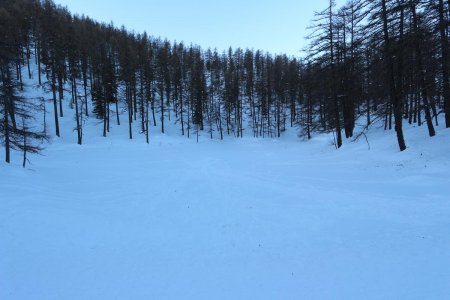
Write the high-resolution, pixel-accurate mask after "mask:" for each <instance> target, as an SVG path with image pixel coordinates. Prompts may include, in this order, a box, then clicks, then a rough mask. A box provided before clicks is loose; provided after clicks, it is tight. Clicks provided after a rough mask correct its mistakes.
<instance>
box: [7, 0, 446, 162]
mask: <svg viewBox="0 0 450 300" xmlns="http://www.w3.org/2000/svg"><path fill="white" fill-rule="evenodd" d="M449 6H450V1H444V0H425V1H420V0H376V1H369V0H350V1H348V3H347V4H346V5H345V6H343V7H340V8H338V7H336V5H335V4H334V1H333V0H330V1H329V6H328V7H327V8H325V9H324V10H323V11H321V12H317V13H316V14H315V16H314V20H313V23H312V25H311V28H310V29H309V30H310V34H309V36H308V37H307V38H308V39H309V46H308V47H307V49H304V50H305V55H304V56H303V57H301V58H294V57H290V56H287V55H271V54H269V53H266V52H263V51H260V50H257V51H255V50H250V49H246V50H243V49H240V48H238V49H232V48H230V49H229V50H227V51H224V52H218V51H217V50H211V49H207V50H204V49H201V48H200V47H199V46H195V45H186V44H184V43H182V42H181V43H177V42H170V41H168V40H162V39H158V38H154V37H152V36H149V35H148V34H147V33H142V34H140V33H134V32H130V31H127V30H126V29H125V28H124V27H122V28H116V27H115V26H114V25H113V24H103V23H99V22H96V21H95V20H92V19H90V18H89V17H86V16H78V15H72V14H71V13H70V12H69V11H68V10H67V9H66V8H64V7H61V6H58V5H56V4H55V3H53V2H52V1H50V0H7V1H0V72H1V81H0V118H1V120H2V122H1V123H0V138H1V141H2V145H3V147H5V153H6V157H5V159H6V161H7V162H9V161H10V151H11V149H15V150H20V151H23V153H24V163H25V161H26V154H27V152H29V153H30V152H31V153H36V152H39V151H40V150H41V145H42V141H43V140H45V139H46V138H47V137H48V136H49V135H50V134H55V135H56V136H58V137H59V136H60V130H59V120H60V118H63V117H64V116H65V114H66V110H67V109H70V110H72V111H73V112H71V114H70V115H74V116H75V117H74V130H75V131H76V132H77V142H78V144H82V143H83V124H84V122H83V120H84V119H85V118H88V117H95V118H98V119H99V120H101V121H102V124H103V125H102V127H101V134H103V136H105V137H106V136H108V134H109V132H110V129H111V126H110V124H112V123H115V124H119V125H120V124H122V126H128V128H129V130H128V132H129V138H130V139H132V138H134V136H133V133H134V132H136V131H135V130H133V129H135V128H137V127H138V128H139V132H141V133H142V135H143V136H144V138H143V139H144V140H146V141H147V142H149V139H150V138H151V137H150V136H149V128H150V127H151V126H154V127H158V128H160V130H161V132H162V133H164V130H165V128H166V126H167V124H168V123H174V124H177V126H179V130H180V134H181V135H183V136H186V137H187V138H190V137H191V138H192V137H194V138H195V137H196V138H198V135H199V132H205V133H206V134H207V135H209V136H210V138H211V139H213V138H218V139H223V138H224V136H225V135H232V136H235V137H238V138H239V137H243V136H253V137H280V136H281V134H282V133H283V131H285V130H286V128H287V127H294V128H296V129H297V130H298V131H299V133H300V134H301V136H303V137H305V138H307V139H310V138H312V136H313V135H314V134H315V133H319V132H334V133H335V145H336V147H337V148H339V147H341V146H342V140H343V138H348V139H355V138H357V137H358V136H357V135H356V134H354V131H355V126H356V124H357V123H356V122H357V121H358V120H359V124H363V125H365V126H366V128H368V127H369V126H370V125H371V124H373V123H374V122H375V121H380V122H384V126H385V129H386V130H395V131H396V134H397V139H398V145H399V148H400V150H401V151H403V150H405V149H406V147H407V141H405V138H404V136H403V130H402V126H403V124H404V123H406V122H408V123H409V124H413V123H414V124H418V125H419V126H422V125H423V126H427V128H428V132H429V135H430V136H434V135H435V126H439V125H441V126H446V127H447V128H448V127H450V82H449V76H450V75H449V72H450V70H449V59H450V57H449V50H450V49H449V30H448V29H449V25H450V23H449V19H450V18H449ZM268 38H270V37H268ZM34 65H35V66H37V69H38V71H37V72H32V70H33V66H34ZM24 76H26V77H28V79H33V80H35V81H36V83H37V84H38V86H39V88H41V89H43V90H44V91H46V92H48V95H51V96H50V99H32V98H27V97H24V96H23V95H24V94H26V93H23V91H24V90H25V89H27V86H26V84H25V78H23V77H24ZM32 77H33V78H32ZM36 77H37V78H36ZM41 102H48V103H51V106H52V110H51V117H50V116H49V117H48V118H47V119H48V120H46V122H54V128H55V132H54V133H49V132H47V130H46V128H45V126H44V128H43V129H36V128H35V127H34V126H31V124H32V123H33V118H35V117H36V116H38V115H39V116H42V115H43V114H44V115H45V114H47V113H48V112H47V111H46V109H45V105H41V104H40V103H41ZM439 114H444V115H445V124H439V120H440V119H439V118H438V116H439ZM44 119H45V118H44ZM361 122H362V123H361ZM125 124H126V125H125ZM99 130H100V128H99ZM99 134H100V132H99ZM343 134H344V136H343Z"/></svg>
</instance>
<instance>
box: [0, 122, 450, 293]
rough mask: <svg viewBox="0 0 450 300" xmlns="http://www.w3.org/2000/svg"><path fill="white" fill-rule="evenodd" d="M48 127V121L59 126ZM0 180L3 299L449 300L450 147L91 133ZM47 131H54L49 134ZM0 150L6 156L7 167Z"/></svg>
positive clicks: (410, 133) (388, 138) (374, 140)
mask: <svg viewBox="0 0 450 300" xmlns="http://www.w3.org/2000/svg"><path fill="white" fill-rule="evenodd" d="M50 120H51V118H50ZM61 122H62V129H63V130H62V138H61V139H56V138H54V139H53V142H52V144H51V145H48V146H47V149H46V150H45V151H44V152H43V156H32V157H31V162H32V165H30V166H29V167H28V168H26V169H22V168H21V166H20V164H21V158H20V153H15V154H14V156H13V162H14V163H13V164H12V165H6V164H5V163H2V164H1V165H0V191H1V192H0V193H1V200H0V241H1V242H0V299H5V300H12V299H18V300H26V299H43V300H52V299H55V300H56V299H58V300H59V299H65V300H68V299H77V300H79V299H446V298H448V296H449V295H450V176H449V175H450V168H449V167H450V166H449V158H450V152H449V144H450V132H449V131H448V130H445V129H443V128H442V127H440V129H439V130H438V135H437V136H436V137H435V138H428V137H427V134H426V128H422V129H418V128H411V127H408V128H406V131H405V134H406V140H407V143H408V145H409V146H410V148H409V149H408V150H407V151H405V152H403V153H400V152H399V151H398V150H397V146H396V141H395V135H394V132H392V133H389V134H386V133H385V132H384V131H383V130H382V129H377V128H376V126H374V127H373V128H372V129H371V131H370V132H369V134H368V139H369V142H370V150H368V145H367V143H366V141H365V139H364V138H362V139H361V140H359V141H358V142H355V143H351V142H347V143H346V144H345V145H344V147H343V148H342V149H340V150H335V149H334V147H333V146H332V144H331V140H332V136H330V135H319V136H315V137H314V139H313V140H311V141H307V142H306V141H302V140H301V139H299V138H297V137H295V133H294V132H293V131H291V133H290V136H289V134H287V135H286V136H284V137H283V138H282V139H280V140H270V139H266V140H262V139H253V138H244V139H234V138H228V139H225V141H223V142H220V141H218V140H214V141H209V140H208V137H207V134H205V136H203V137H201V138H200V142H199V143H198V144H197V143H196V142H195V138H194V139H191V140H187V139H185V138H181V137H180V136H179V134H178V133H177V132H176V130H175V129H174V128H172V129H171V130H169V134H166V135H161V134H157V133H156V132H157V130H156V129H155V130H154V131H153V132H152V134H151V142H150V144H149V145H147V144H145V142H144V137H143V136H142V135H140V136H139V135H137V136H136V139H134V140H133V141H129V140H128V139H127V126H126V124H125V126H124V125H122V126H120V127H118V126H113V128H112V134H111V136H110V137H108V138H103V137H101V130H102V129H101V125H100V126H98V125H95V124H96V122H97V121H95V120H93V119H89V120H88V122H87V123H86V125H85V139H84V142H85V144H84V145H83V146H78V145H76V139H75V134H76V133H75V132H73V130H72V128H73V125H74V124H73V123H74V121H73V119H72V118H71V117H65V118H63V119H61ZM50 130H51V127H50ZM3 151H4V150H3V149H2V150H1V152H0V155H2V156H3V154H4V153H3Z"/></svg>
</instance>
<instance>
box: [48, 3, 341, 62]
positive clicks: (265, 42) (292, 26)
mask: <svg viewBox="0 0 450 300" xmlns="http://www.w3.org/2000/svg"><path fill="white" fill-rule="evenodd" d="M54 1H55V2H56V3H57V4H61V5H63V6H67V7H68V8H69V11H71V12H72V13H78V14H85V15H87V16H89V17H91V18H93V19H95V20H97V21H101V22H106V23H109V22H110V21H113V22H114V25H115V26H117V27H120V26H122V25H125V27H126V28H127V29H128V30H134V31H135V32H136V33H142V32H144V31H147V33H148V34H149V35H151V36H155V37H161V38H167V39H169V40H170V41H175V40H176V41H179V42H180V41H183V42H184V43H185V44H191V43H192V44H196V45H200V46H201V47H202V48H205V49H206V48H208V47H211V48H212V49H213V48H217V49H218V50H219V51H222V50H226V49H228V47H229V46H232V47H233V48H237V47H241V48H244V49H245V48H250V49H252V48H253V49H255V50H256V49H261V50H264V51H269V52H271V53H274V54H275V53H286V54H288V55H295V56H299V55H300V54H301V53H300V50H301V49H302V48H303V47H304V46H305V45H306V43H305V41H304V37H305V36H306V35H307V31H306V27H307V26H308V25H310V24H311V19H312V18H313V14H314V11H320V10H323V9H325V8H326V7H327V6H328V0H276V1H274V0H228V1H223V0H222V1H215V0H54ZM336 2H337V4H338V5H342V4H344V3H345V0H337V1H336Z"/></svg>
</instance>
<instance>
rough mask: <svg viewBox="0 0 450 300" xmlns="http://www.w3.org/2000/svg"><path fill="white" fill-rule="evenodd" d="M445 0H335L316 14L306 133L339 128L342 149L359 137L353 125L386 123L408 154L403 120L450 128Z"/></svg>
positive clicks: (306, 78) (306, 80) (306, 87)
mask: <svg viewBox="0 0 450 300" xmlns="http://www.w3.org/2000/svg"><path fill="white" fill-rule="evenodd" d="M449 2H450V1H444V0H422V1H421V0H377V1H369V0H350V1H348V2H347V4H346V5H345V6H343V7H341V8H339V9H337V8H336V7H335V3H334V0H330V1H329V6H328V8H327V9H325V10H324V11H322V12H319V13H316V15H315V20H314V25H313V26H312V27H311V31H312V33H311V35H310V36H309V39H310V46H309V47H308V49H307V50H308V57H307V60H306V62H305V65H303V66H302V67H303V72H302V74H303V77H302V87H303V91H304V94H303V95H304V97H305V99H306V100H305V102H304V103H306V107H307V108H306V111H307V115H308V117H307V119H309V120H310V121H309V122H306V123H304V124H303V125H302V126H306V131H307V134H308V136H310V132H311V130H313V129H317V128H320V129H325V128H333V129H334V130H335V131H336V144H337V147H340V146H341V145H342V131H343V132H344V133H345V137H347V138H350V137H352V136H353V131H354V128H355V120H356V118H357V117H358V116H364V115H365V116H366V118H367V121H366V124H367V126H369V125H370V124H371V122H373V121H374V118H376V119H380V118H381V119H382V120H384V124H385V129H392V128H393V129H394V130H395V131H396V134H397V140H398V144H399V147H400V150H401V151H403V150H405V149H406V142H405V138H404V136H403V129H402V126H403V123H404V122H408V123H409V124H413V123H416V124H418V125H419V126H421V125H422V124H426V126H427V127H428V132H429V135H430V136H434V135H435V134H436V132H435V128H434V126H438V124H439V123H438V121H439V119H438V115H439V114H441V113H444V114H445V123H446V124H445V126H446V127H447V128H448V127H450V86H449V59H450V57H449V50H450V49H449V44H448V41H449V35H448V34H449V32H448V29H449V24H450V23H449V4H450V3H449Z"/></svg>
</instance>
